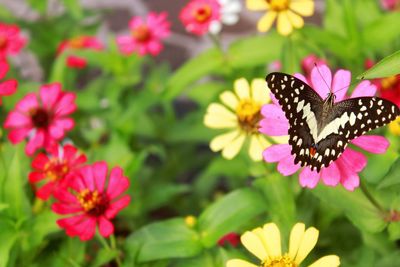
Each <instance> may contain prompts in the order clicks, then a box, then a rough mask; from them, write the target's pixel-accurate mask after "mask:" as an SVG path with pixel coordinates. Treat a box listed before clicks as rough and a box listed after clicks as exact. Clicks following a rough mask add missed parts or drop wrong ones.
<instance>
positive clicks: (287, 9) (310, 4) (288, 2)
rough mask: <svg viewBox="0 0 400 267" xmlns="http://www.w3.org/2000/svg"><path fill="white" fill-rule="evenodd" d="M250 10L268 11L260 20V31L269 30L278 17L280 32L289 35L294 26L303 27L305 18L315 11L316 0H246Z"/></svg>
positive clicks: (258, 26)
mask: <svg viewBox="0 0 400 267" xmlns="http://www.w3.org/2000/svg"><path fill="white" fill-rule="evenodd" d="M246 5H247V8H248V9H249V10H254V11H263V10H267V11H268V12H267V13H266V14H265V15H264V16H263V17H262V18H261V19H260V20H259V21H258V25H257V28H258V30H259V31H260V32H266V31H268V30H269V29H270V28H271V26H272V23H274V21H275V19H276V18H277V28H278V32H279V33H280V34H282V35H289V34H290V33H291V32H292V31H293V28H298V29H299V28H302V27H303V25H304V20H303V18H302V17H301V16H304V17H308V16H311V15H312V14H313V13H314V0H246Z"/></svg>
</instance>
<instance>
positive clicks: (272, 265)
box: [261, 255, 297, 267]
mask: <svg viewBox="0 0 400 267" xmlns="http://www.w3.org/2000/svg"><path fill="white" fill-rule="evenodd" d="M261 267H297V264H296V263H295V262H294V261H293V260H292V259H291V258H290V257H289V256H288V255H283V256H279V257H275V258H274V259H272V260H271V259H268V260H266V261H264V262H262V263H261Z"/></svg>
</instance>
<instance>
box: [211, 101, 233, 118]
mask: <svg viewBox="0 0 400 267" xmlns="http://www.w3.org/2000/svg"><path fill="white" fill-rule="evenodd" d="M207 113H208V114H210V115H215V116H221V117H222V116H223V117H225V118H226V119H236V118H237V117H236V114H235V113H233V112H232V111H230V110H229V109H227V108H226V107H225V106H224V105H221V104H219V103H212V104H210V105H209V106H208V108H207Z"/></svg>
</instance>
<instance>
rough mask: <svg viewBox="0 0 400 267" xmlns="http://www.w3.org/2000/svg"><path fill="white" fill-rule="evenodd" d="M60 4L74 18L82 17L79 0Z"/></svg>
mask: <svg viewBox="0 0 400 267" xmlns="http://www.w3.org/2000/svg"><path fill="white" fill-rule="evenodd" d="M62 2H63V4H64V6H65V8H66V9H67V10H68V11H69V12H70V13H71V15H72V16H73V17H74V18H77V19H79V18H81V17H82V16H83V12H82V8H81V5H80V3H79V0H62Z"/></svg>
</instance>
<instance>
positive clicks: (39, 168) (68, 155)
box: [29, 144, 87, 200]
mask: <svg viewBox="0 0 400 267" xmlns="http://www.w3.org/2000/svg"><path fill="white" fill-rule="evenodd" d="M86 160H87V159H86V156H85V155H84V154H81V153H79V152H78V149H77V148H76V147H74V146H73V145H70V144H66V145H64V146H60V145H54V146H53V147H51V148H50V149H49V150H48V151H47V153H39V154H38V155H37V156H36V157H35V159H34V160H33V161H32V169H33V171H32V172H30V173H29V182H31V183H32V184H36V183H42V182H43V181H44V184H43V185H42V186H41V187H40V188H39V189H37V191H36V196H37V197H38V198H40V199H43V200H47V199H49V197H50V196H51V195H52V194H53V193H54V191H55V190H57V189H58V188H59V187H66V186H67V185H68V180H67V179H66V177H67V176H68V175H69V174H71V173H72V172H74V171H76V170H78V169H79V168H80V167H82V165H83V164H84V163H85V162H86Z"/></svg>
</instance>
